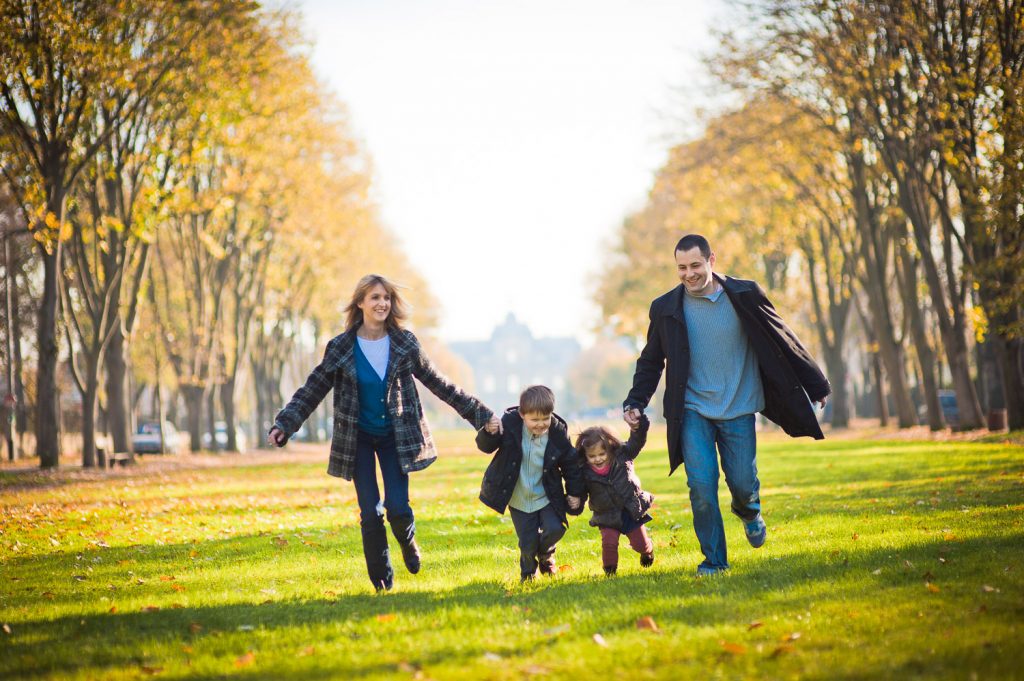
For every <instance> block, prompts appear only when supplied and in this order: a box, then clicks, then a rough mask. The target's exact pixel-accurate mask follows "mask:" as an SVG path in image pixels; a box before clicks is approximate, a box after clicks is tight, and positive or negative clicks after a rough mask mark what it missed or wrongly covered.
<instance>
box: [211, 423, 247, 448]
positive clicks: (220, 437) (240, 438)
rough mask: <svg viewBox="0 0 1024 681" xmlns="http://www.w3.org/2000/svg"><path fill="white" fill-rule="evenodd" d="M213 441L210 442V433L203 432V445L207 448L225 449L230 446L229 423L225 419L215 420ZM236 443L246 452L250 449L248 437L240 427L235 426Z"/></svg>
mask: <svg viewBox="0 0 1024 681" xmlns="http://www.w3.org/2000/svg"><path fill="white" fill-rule="evenodd" d="M213 437H214V441H213V443H211V442H210V434H209V433H203V447H205V448H206V449H216V450H225V449H227V448H228V424H226V423H224V422H223V421H215V422H214V424H213ZM235 444H236V445H238V451H240V452H244V451H245V450H246V449H248V448H249V447H248V445H249V442H248V438H246V437H245V433H243V432H242V431H241V429H239V428H235Z"/></svg>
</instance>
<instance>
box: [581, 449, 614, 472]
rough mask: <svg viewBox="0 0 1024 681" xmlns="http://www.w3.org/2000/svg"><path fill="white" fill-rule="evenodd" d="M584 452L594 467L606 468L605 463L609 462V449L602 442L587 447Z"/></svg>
mask: <svg viewBox="0 0 1024 681" xmlns="http://www.w3.org/2000/svg"><path fill="white" fill-rule="evenodd" d="M583 453H584V455H585V456H586V457H587V463H589V464H590V465H591V466H593V467H594V468H604V465H605V464H606V463H608V451H607V450H605V448H604V445H602V444H596V445H592V446H590V447H587V448H586V449H585V450H583Z"/></svg>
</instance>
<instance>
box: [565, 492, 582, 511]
mask: <svg viewBox="0 0 1024 681" xmlns="http://www.w3.org/2000/svg"><path fill="white" fill-rule="evenodd" d="M565 503H567V504H569V509H570V510H573V511H575V510H576V509H578V508H579V507H580V498H579V497H574V496H572V495H569V496H567V497H566V498H565Z"/></svg>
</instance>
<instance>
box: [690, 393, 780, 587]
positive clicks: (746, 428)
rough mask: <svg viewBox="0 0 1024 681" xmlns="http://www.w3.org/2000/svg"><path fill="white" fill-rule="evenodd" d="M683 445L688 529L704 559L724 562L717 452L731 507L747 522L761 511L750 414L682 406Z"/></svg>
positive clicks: (724, 565) (715, 563)
mask: <svg viewBox="0 0 1024 681" xmlns="http://www.w3.org/2000/svg"><path fill="white" fill-rule="evenodd" d="M682 445H683V457H684V458H683V466H684V467H685V469H686V484H687V486H689V488H690V506H691V508H692V510H693V529H694V531H696V533H697V541H698V542H700V550H701V552H702V553H703V554H704V563H703V565H704V566H705V567H711V568H727V567H729V560H728V555H727V553H726V547H725V528H724V526H723V524H722V512H721V510H719V507H718V457H721V459H722V470H723V471H724V472H725V483H726V484H727V485H728V486H729V491H730V492H731V493H732V512H733V513H735V514H736V515H738V516H739V517H740V518H741V519H743V521H744V522H750V521H751V520H753V519H754V518H756V517H757V514H758V513H760V512H761V497H760V490H761V483H760V482H759V481H758V479H757V439H756V437H755V434H754V415H753V414H747V415H745V416H739V417H737V418H734V419H727V420H724V421H715V420H712V419H706V418H704V417H703V416H701V415H700V414H698V413H697V412H695V411H693V410H692V409H686V410H685V411H684V412H683V434H682ZM716 445H717V449H718V451H717V456H716V451H715V448H716Z"/></svg>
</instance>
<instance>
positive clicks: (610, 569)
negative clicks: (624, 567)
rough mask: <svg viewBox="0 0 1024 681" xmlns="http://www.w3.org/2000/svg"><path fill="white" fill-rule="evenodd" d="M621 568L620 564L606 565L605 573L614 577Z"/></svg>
mask: <svg viewBox="0 0 1024 681" xmlns="http://www.w3.org/2000/svg"><path fill="white" fill-rule="evenodd" d="M618 569H619V566H618V565H605V566H604V574H605V575H606V576H608V577H614V576H615V572H616V571H617V570H618Z"/></svg>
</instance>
